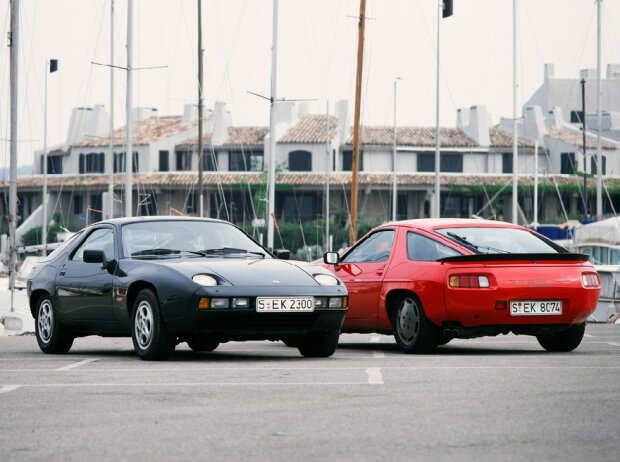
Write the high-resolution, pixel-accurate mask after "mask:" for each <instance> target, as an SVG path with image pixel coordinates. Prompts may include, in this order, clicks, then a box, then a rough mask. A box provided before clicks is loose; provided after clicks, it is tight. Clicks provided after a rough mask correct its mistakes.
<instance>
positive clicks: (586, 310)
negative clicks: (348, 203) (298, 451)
mask: <svg viewBox="0 0 620 462" xmlns="http://www.w3.org/2000/svg"><path fill="white" fill-rule="evenodd" d="M587 260H588V257H587V256H586V255H582V254H576V253H571V252H569V251H568V250H566V249H565V248H563V247H561V246H559V245H557V244H555V243H554V242H552V241H550V240H548V239H546V238H545V237H543V236H541V235H540V234H538V233H536V232H535V231H532V230H530V229H528V228H524V227H521V226H517V225H513V224H509V223H504V222H498V221H488V220H473V219H472V220H468V219H420V220H407V221H400V222H393V223H387V224H385V225H382V226H379V227H377V228H375V229H373V230H371V231H370V232H369V233H368V234H367V235H366V236H364V238H362V239H361V240H360V241H359V242H358V243H357V244H356V245H354V246H353V247H352V248H350V249H348V250H347V251H346V252H345V253H344V254H343V255H342V257H340V256H339V255H338V254H337V253H328V254H326V255H325V260H324V261H325V266H326V267H327V268H330V269H331V271H332V272H333V273H334V274H335V275H336V276H337V277H338V278H339V279H340V280H342V281H343V282H344V283H345V285H346V286H347V289H348V291H349V309H348V312H347V315H346V317H345V321H344V325H343V328H342V332H377V333H384V334H386V333H389V334H393V335H394V338H395V339H396V343H397V344H398V345H399V347H400V348H401V349H402V350H403V351H405V352H408V353H424V352H429V351H432V350H433V349H435V348H436V347H437V346H438V345H443V344H446V343H448V342H449V341H450V340H452V339H454V338H473V337H481V336H495V335H499V334H508V333H511V332H512V333H514V334H518V335H522V334H525V335H533V336H536V338H537V339H538V342H539V343H540V345H541V346H542V347H543V348H544V349H546V350H548V351H571V350H573V349H575V348H576V347H577V346H579V344H580V343H581V340H582V338H583V334H584V329H585V323H586V319H587V318H588V316H589V315H590V314H591V313H592V312H593V311H594V309H595V308H596V303H597V300H598V296H599V291H600V280H599V277H598V275H597V273H596V271H595V269H594V267H593V266H592V265H591V264H590V263H589V262H588V261H587Z"/></svg>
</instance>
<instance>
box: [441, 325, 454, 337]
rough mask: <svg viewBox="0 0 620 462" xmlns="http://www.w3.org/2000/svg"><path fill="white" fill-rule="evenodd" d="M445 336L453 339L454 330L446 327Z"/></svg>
mask: <svg viewBox="0 0 620 462" xmlns="http://www.w3.org/2000/svg"><path fill="white" fill-rule="evenodd" d="M443 335H444V337H452V329H449V328H447V327H446V328H445V329H444V330H443Z"/></svg>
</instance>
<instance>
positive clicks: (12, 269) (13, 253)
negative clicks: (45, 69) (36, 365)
mask: <svg viewBox="0 0 620 462" xmlns="http://www.w3.org/2000/svg"><path fill="white" fill-rule="evenodd" d="M10 46H11V73H10V81H11V146H10V156H11V159H10V164H9V166H10V170H11V173H10V178H9V289H11V312H13V292H14V291H15V290H14V289H15V276H16V273H17V239H16V224H17V92H18V85H17V84H18V76H19V72H18V71H19V69H18V65H19V59H18V56H19V55H18V48H19V0H12V2H11V39H10Z"/></svg>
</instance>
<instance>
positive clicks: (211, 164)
mask: <svg viewBox="0 0 620 462" xmlns="http://www.w3.org/2000/svg"><path fill="white" fill-rule="evenodd" d="M216 156H217V154H216V153H215V152H211V150H210V149H208V150H206V151H202V170H203V171H204V172H215V171H217V168H216V161H215V158H216Z"/></svg>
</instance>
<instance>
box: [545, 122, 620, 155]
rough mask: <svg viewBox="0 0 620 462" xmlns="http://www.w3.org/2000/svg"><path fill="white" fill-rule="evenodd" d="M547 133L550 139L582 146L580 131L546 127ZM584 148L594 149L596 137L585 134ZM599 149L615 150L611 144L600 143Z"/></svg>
mask: <svg viewBox="0 0 620 462" xmlns="http://www.w3.org/2000/svg"><path fill="white" fill-rule="evenodd" d="M547 132H548V133H549V137H551V138H552V139H555V140H560V141H563V142H565V143H568V144H572V145H574V146H582V145H583V135H582V132H581V131H577V130H571V129H569V128H556V127H547ZM586 148H587V149H596V136H594V135H592V134H591V133H588V132H586ZM601 148H602V149H608V150H614V149H616V146H615V145H613V144H612V143H608V142H605V141H602V142H601Z"/></svg>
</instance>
